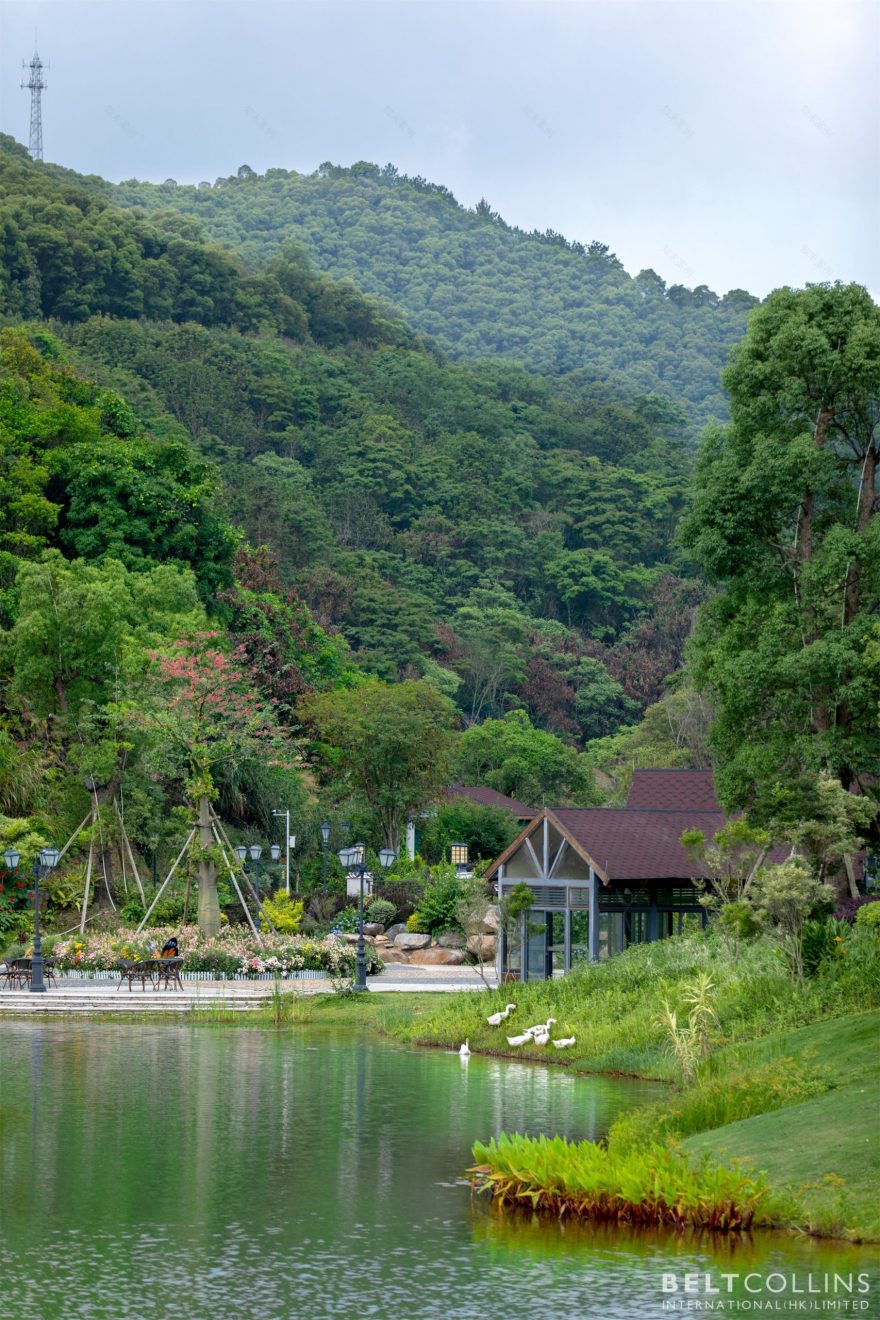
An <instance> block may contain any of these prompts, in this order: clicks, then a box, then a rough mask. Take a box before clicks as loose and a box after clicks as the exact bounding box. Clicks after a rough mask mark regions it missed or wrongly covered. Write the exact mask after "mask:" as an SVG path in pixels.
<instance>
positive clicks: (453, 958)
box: [347, 907, 498, 967]
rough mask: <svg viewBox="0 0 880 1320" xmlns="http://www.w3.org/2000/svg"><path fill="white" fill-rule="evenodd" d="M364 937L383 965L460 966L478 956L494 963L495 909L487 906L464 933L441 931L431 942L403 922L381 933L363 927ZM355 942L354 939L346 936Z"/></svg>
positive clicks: (378, 927)
mask: <svg viewBox="0 0 880 1320" xmlns="http://www.w3.org/2000/svg"><path fill="white" fill-rule="evenodd" d="M364 934H365V935H367V936H368V937H369V938H370V939H371V940H372V941H373V943H375V945H376V951H377V952H378V954H379V957H380V958H381V959H382V961H383V962H385V963H412V964H414V965H416V966H425V967H460V966H461V965H462V963H465V962H468V961H469V955H470V958H474V957H477V956H478V957H479V958H480V960H481V961H482V962H484V963H488V962H494V960H495V952H496V949H497V947H498V909H497V907H490V908H489V909H488V911H487V912H486V915H485V917H484V919H483V920H482V921H481V922H479V923H478V924H477V925H475V926H474V927H472V928H470V929H469V930H468V933H467V935H462V934H461V933H460V932H458V931H452V930H449V931H444V932H443V933H442V934H441V935H438V936H437V939H436V940H433V939H432V938H431V936H430V935H422V934H419V933H418V932H416V931H412V930H407V928H406V926H405V924H404V923H403V922H396V923H395V924H394V925H393V926H389V927H388V929H387V930H384V929H383V928H382V927H381V926H377V925H375V924H373V923H371V924H369V925H365V926H364ZM347 938H349V939H356V938H357V937H356V936H348V937H347Z"/></svg>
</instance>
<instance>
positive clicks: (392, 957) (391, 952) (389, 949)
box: [382, 944, 410, 965]
mask: <svg viewBox="0 0 880 1320" xmlns="http://www.w3.org/2000/svg"><path fill="white" fill-rule="evenodd" d="M382 961H383V963H388V964H389V965H390V964H391V963H408V962H409V961H410V955H409V954H408V953H404V951H403V949H395V947H394V945H393V944H388V945H384V944H383V946H382Z"/></svg>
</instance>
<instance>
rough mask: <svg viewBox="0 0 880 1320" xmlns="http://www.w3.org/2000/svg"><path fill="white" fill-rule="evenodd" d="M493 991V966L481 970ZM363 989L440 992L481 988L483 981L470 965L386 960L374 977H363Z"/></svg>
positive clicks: (494, 984) (484, 985)
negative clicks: (441, 964)
mask: <svg viewBox="0 0 880 1320" xmlns="http://www.w3.org/2000/svg"><path fill="white" fill-rule="evenodd" d="M483 975H484V976H485V978H486V981H488V983H489V986H490V987H491V988H492V989H493V990H494V989H495V988H496V986H497V985H498V978H497V976H496V975H495V968H494V967H491V968H490V967H487V968H486V969H485V971H484V973H483ZM367 989H368V990H375V991H385V990H399V991H404V992H406V991H410V992H414V991H415V992H420V991H424V990H428V991H432V992H435V993H436V992H443V991H449V990H485V989H486V982H485V981H483V980H482V978H481V977H480V974H479V972H477V971H476V970H475V969H474V968H473V967H418V966H416V965H414V964H412V963H410V964H404V963H390V964H389V965H388V966H387V967H386V968H385V970H384V971H383V972H380V973H379V975H378V976H371V977H369V978H368V980H367Z"/></svg>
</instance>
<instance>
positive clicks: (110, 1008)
mask: <svg viewBox="0 0 880 1320" xmlns="http://www.w3.org/2000/svg"><path fill="white" fill-rule="evenodd" d="M271 994H272V992H271V990H270V989H267V988H265V987H262V986H261V987H259V988H256V987H253V988H252V987H250V986H247V987H246V986H242V987H240V988H238V987H237V988H236V989H234V990H224V989H221V988H219V987H218V988H217V989H214V988H202V987H200V988H199V990H198V991H195V992H193V991H186V990H184V991H182V992H181V991H179V990H162V991H149V990H147V991H140V992H139V991H137V990H133V991H132V992H131V993H130V994H129V993H128V992H127V991H126V990H120V991H118V992H117V991H115V990H112V991H103V992H102V991H100V990H99V991H95V990H88V989H83V990H79V989H77V990H68V989H64V990H48V991H47V992H46V993H45V994H37V995H35V994H31V992H30V991H29V990H2V991H0V1014H3V1013H53V1014H54V1013H191V1012H193V1011H195V1010H198V1009H212V1008H221V1009H230V1010H232V1011H234V1012H248V1011H250V1010H252V1009H255V1008H259V1006H260V1005H261V1004H265V1003H267V1002H268V1001H269V1000H270V999H271Z"/></svg>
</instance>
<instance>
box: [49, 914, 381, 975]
mask: <svg viewBox="0 0 880 1320" xmlns="http://www.w3.org/2000/svg"><path fill="white" fill-rule="evenodd" d="M172 935H173V936H175V937H176V939H177V942H178V947H179V949H180V953H181V956H182V957H183V960H184V961H183V970H184V971H185V972H215V973H217V974H218V975H221V976H238V975H244V976H261V975H263V974H265V973H266V972H275V973H277V975H279V976H282V977H283V976H288V975H290V974H291V973H292V972H299V971H323V972H327V973H328V974H329V975H330V976H332V977H342V976H348V975H351V974H352V973H353V971H354V963H355V950H354V948H353V946H352V945H351V944H349V943H347V942H346V941H344V940H338V939H335V938H333V937H332V936H329V937H327V938H325V939H310V938H309V937H308V936H305V935H285V934H280V933H279V934H272V933H265V932H264V933H263V935H262V937H261V940H260V941H259V942H257V940H256V939H255V938H254V935H253V933H252V932H251V931H250V930H248V929H247V928H246V927H244V926H228V927H224V928H223V929H222V930H221V931H220V932H219V934H217V935H213V936H206V935H203V934H202V932H201V931H200V930H199V928H198V926H168V927H162V926H159V927H155V928H151V929H150V930H149V931H145V932H143V933H142V934H141V935H139V936H135V934H134V932H133V931H130V930H124V929H123V930H116V931H113V932H112V933H110V934H89V935H83V936H74V937H73V938H71V939H69V940H59V941H57V942H56V943H55V945H54V946H53V949H52V952H53V954H54V956H55V957H56V958H57V959H58V967H59V968H60V969H61V970H67V969H73V970H79V971H86V972H88V971H112V970H113V969H114V968H115V967H116V966H117V964H118V962H119V960H120V958H149V957H150V956H151V954H152V953H153V951H154V950H155V949H156V948H161V947H162V945H163V943H164V942H165V940H166V939H168V938H170V937H171V936H172ZM151 945H152V948H151V947H150V946H151ZM376 961H378V960H376Z"/></svg>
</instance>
